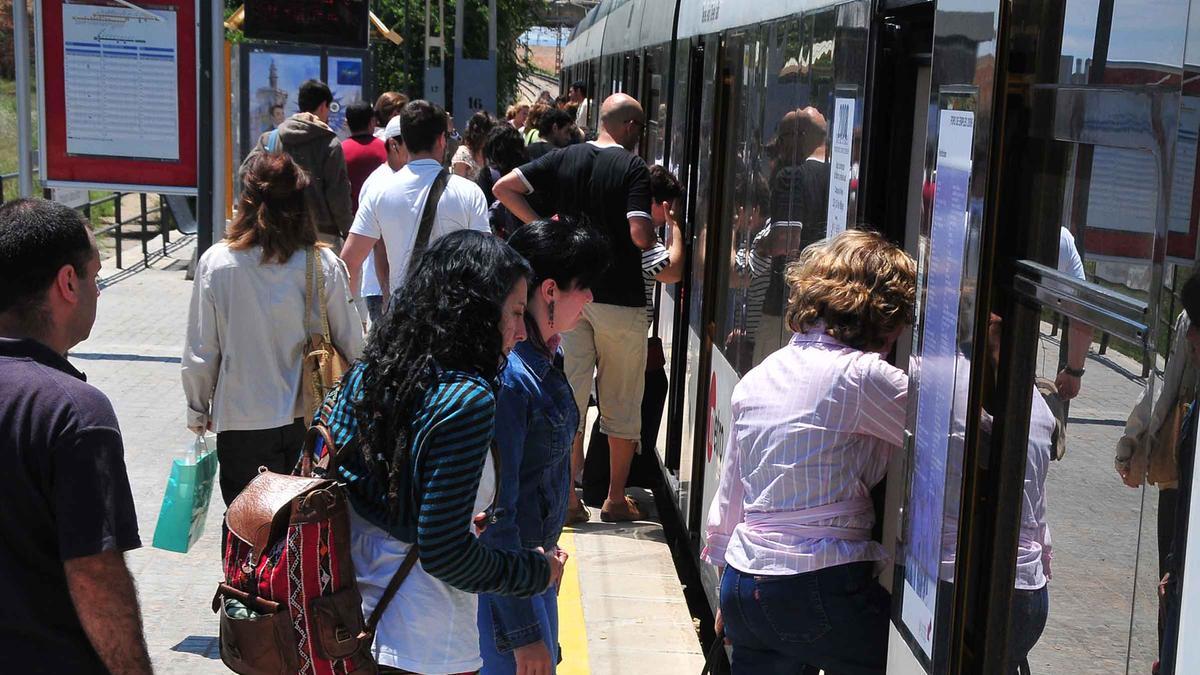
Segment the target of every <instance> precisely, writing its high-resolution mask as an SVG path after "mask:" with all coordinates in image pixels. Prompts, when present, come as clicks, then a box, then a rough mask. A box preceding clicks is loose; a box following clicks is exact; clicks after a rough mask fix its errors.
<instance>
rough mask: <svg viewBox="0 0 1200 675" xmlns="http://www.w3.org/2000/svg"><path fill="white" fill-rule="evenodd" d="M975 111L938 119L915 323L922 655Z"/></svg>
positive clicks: (908, 610)
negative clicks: (918, 315)
mask: <svg viewBox="0 0 1200 675" xmlns="http://www.w3.org/2000/svg"><path fill="white" fill-rule="evenodd" d="M974 125H975V114H974V113H972V112H969V111H962V110H947V109H943V110H942V111H941V114H940V117H939V119H938V146H937V175H936V177H935V179H934V197H933V218H932V225H931V233H930V245H929V262H928V267H927V269H928V271H927V276H926V280H925V288H924V291H925V294H924V297H925V305H924V314H923V319H922V322H921V326H922V328H921V340H920V355H919V363H920V378H919V382H918V385H917V419H916V425H915V428H916V436H915V438H914V439H913V453H912V464H911V466H912V467H913V469H912V474H911V475H912V479H911V480H912V484H911V486H910V490H909V494H910V495H911V498H910V502H909V509H908V513H907V514H906V517H905V525H904V532H905V537H904V558H903V559H904V582H903V603H902V604H903V611H902V612H901V617H902V620H903V621H904V624H905V626H906V627H907V628H908V630H909V632H910V633H911V634H912V636H913V637H914V638H915V639H916V641H917V643H918V644H919V645H920V647H921V649H922V650H924V652H925V655H926V656H927V657H928V656H932V654H933V622H934V617H935V614H936V607H937V593H938V572H939V567H940V565H941V554H942V534H943V526H942V525H943V524H942V519H943V517H944V513H945V510H944V507H945V496H946V459H947V450H948V447H949V443H950V433H951V423H952V421H953V416H954V406H955V396H954V393H955V391H956V390H957V389H956V387H955V380H956V378H957V377H958V376H960V375H961V376H963V377H966V373H961V374H960V373H958V370H959V368H958V366H959V364H960V363H962V360H961V359H960V358H959V354H958V344H959V339H958V335H959V325H958V321H959V313H960V299H961V297H962V278H963V258H964V249H965V246H966V239H967V219H968V217H969V215H970V214H969V211H968V197H969V194H970V185H971V145H972V142H973V140H974Z"/></svg>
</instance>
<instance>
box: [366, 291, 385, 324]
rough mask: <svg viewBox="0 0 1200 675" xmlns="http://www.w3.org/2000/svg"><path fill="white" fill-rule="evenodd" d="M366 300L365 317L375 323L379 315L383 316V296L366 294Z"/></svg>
mask: <svg viewBox="0 0 1200 675" xmlns="http://www.w3.org/2000/svg"><path fill="white" fill-rule="evenodd" d="M366 300H367V318H369V319H370V320H371V323H375V322H376V321H379V317H381V316H383V296H382V295H368V296H367V297H366Z"/></svg>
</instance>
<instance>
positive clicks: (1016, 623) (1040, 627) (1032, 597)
mask: <svg viewBox="0 0 1200 675" xmlns="http://www.w3.org/2000/svg"><path fill="white" fill-rule="evenodd" d="M1049 615H1050V590H1049V587H1048V586H1042V587H1041V588H1039V589H1037V590H1036V591H1023V590H1021V589H1016V590H1014V591H1013V602H1012V614H1011V615H1009V618H1008V663H1009V666H1010V668H1011V669H1013V670H1016V668H1017V666H1018V665H1020V664H1021V663H1022V662H1023V661H1025V659H1026V658H1027V657H1028V656H1029V651H1030V650H1031V649H1033V646H1034V645H1036V644H1037V643H1038V640H1040V639H1041V637H1042V631H1044V630H1045V629H1046V617H1047V616H1049Z"/></svg>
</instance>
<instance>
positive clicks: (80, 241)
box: [0, 199, 151, 675]
mask: <svg viewBox="0 0 1200 675" xmlns="http://www.w3.org/2000/svg"><path fill="white" fill-rule="evenodd" d="M99 272H100V258H99V255H98V254H97V251H96V243H95V240H94V239H93V238H92V234H91V231H90V230H89V229H88V227H87V225H86V224H85V223H84V222H83V220H82V219H81V218H80V217H79V214H78V213H76V212H75V211H73V210H71V209H69V208H67V207H65V206H62V205H60V204H54V203H52V202H46V201H42V200H34V199H22V200H16V201H12V202H9V203H7V204H5V205H3V206H0V289H3V290H2V291H0V464H2V465H3V466H4V470H3V471H0V579H3V580H4V585H5V589H6V593H5V600H4V611H2V612H0V653H2V654H3V655H4V657H3V659H4V665H3V666H0V670H4V671H5V672H14V673H108V672H111V673H120V674H138V675H140V674H142V673H149V672H151V668H150V659H149V656H148V655H147V652H146V644H145V640H144V639H143V637H142V620H141V613H140V611H139V608H138V600H137V591H136V590H135V588H134V585H133V579H132V577H131V576H130V574H129V569H128V568H127V567H126V565H125V560H124V556H123V553H124V552H125V551H128V550H131V549H135V548H138V547H139V546H141V541H140V540H139V538H138V529H137V518H136V515H135V513H134V509H133V496H132V494H131V493H130V490H129V479H128V476H127V475H126V471H125V459H124V447H123V445H122V443H121V433H120V430H119V429H118V427H117V419H116V415H115V414H114V413H113V408H112V404H111V403H109V400H108V398H107V397H105V396H104V394H102V393H101V392H100V391H99V390H98V389H96V388H95V387H92V386H91V385H88V384H87V383H86V381H85V377H84V375H83V373H81V372H79V371H78V370H76V369H75V368H74V367H73V366H72V365H71V364H70V363H69V362H68V361H67V359H66V353H67V350H69V349H70V348H71V347H73V346H74V345H76V344H78V343H79V342H82V341H83V340H84V339H86V338H87V336H88V333H89V332H90V331H91V329H92V324H93V323H94V321H95V319H96V300H97V298H98V297H99V296H100V290H99V287H98V286H97V275H98V274H99Z"/></svg>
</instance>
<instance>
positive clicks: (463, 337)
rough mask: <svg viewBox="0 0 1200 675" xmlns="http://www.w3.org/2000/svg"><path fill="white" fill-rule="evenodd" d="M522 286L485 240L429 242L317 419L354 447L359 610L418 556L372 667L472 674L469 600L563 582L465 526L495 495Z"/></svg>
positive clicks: (348, 474)
mask: <svg viewBox="0 0 1200 675" xmlns="http://www.w3.org/2000/svg"><path fill="white" fill-rule="evenodd" d="M529 276H530V269H529V265H528V264H527V263H526V262H525V261H524V259H522V258H521V256H520V255H518V254H517V253H515V252H514V251H513V250H512V249H511V248H509V246H508V245H507V244H505V243H504V242H502V241H500V240H499V239H496V238H495V237H493V236H491V235H489V234H481V233H478V232H470V231H459V232H455V233H452V234H449V235H446V236H444V237H442V238H440V239H438V240H437V241H436V242H434V243H433V245H431V246H430V248H429V249H428V250H427V251H426V252H425V253H424V255H423V256H421V258H420V259H419V260H418V261H417V262H416V265H415V266H414V268H413V270H412V271H411V273H410V275H409V278H408V280H407V282H406V283H405V285H404V287H403V288H401V289H400V290H399V291H398V292H397V295H395V296H394V297H393V299H392V306H391V308H390V309H389V311H388V313H387V314H386V315H385V316H384V318H383V320H381V321H380V322H378V323H377V324H376V326H375V327H374V328H373V329H372V333H371V335H370V338H369V340H368V344H367V348H366V351H365V353H364V354H363V358H362V360H361V361H360V362H359V363H358V364H356V365H355V366H354V367H353V368H352V369H351V370H350V371H349V372H348V373H347V374H346V376H345V377H344V378H343V381H342V386H341V389H340V391H339V392H338V393H337V395H336V396H335V398H334V400H333V401H332V406H331V408H330V410H329V411H328V413H327V414H325V415H324V417H325V418H326V421H327V423H328V424H329V426H330V430H331V431H332V432H333V436H334V441H335V442H336V443H337V445H338V447H340V448H349V449H350V450H351V452H350V453H348V454H349V455H350V458H349V460H348V461H346V462H345V463H344V466H342V467H340V468H339V471H340V472H341V474H342V476H341V478H343V479H344V480H345V481H346V483H347V491H348V492H349V495H350V503H351V506H352V507H353V511H352V514H351V516H352V521H351V524H352V550H351V553H352V557H353V559H354V566H355V573H356V575H357V577H358V583H359V589H360V590H361V591H362V595H363V610H364V613H367V614H369V613H370V612H371V611H372V610H373V609H374V607H375V605H376V604H377V603H378V601H379V598H380V597H381V596H382V595H383V591H384V588H385V587H386V586H387V583H388V581H390V580H391V578H392V576H393V574H394V573H395V571H396V569H397V567H398V566H399V565H400V563H401V561H403V559H404V557H405V556H406V555H407V554H408V552H409V550H410V549H411V547H412V546H413V545H414V544H415V545H417V546H418V556H419V558H418V559H419V563H418V564H417V566H416V567H415V568H414V569H413V571H412V573H411V574H410V575H409V576H408V578H407V579H406V580H405V581H404V583H403V584H402V585H401V586H400V590H399V592H398V593H397V594H396V597H395V598H394V599H393V600H392V602H391V603H390V604H389V605H388V606H387V609H386V611H385V613H384V616H383V618H382V619H381V620H380V622H379V626H378V630H377V632H376V635H375V644H374V646H373V651H374V654H375V658H376V660H377V661H378V662H379V663H380V664H381V665H383V666H390V667H392V668H396V669H399V670H400V672H409V673H422V674H426V675H442V674H446V673H466V672H474V671H476V670H478V669H479V668H480V667H481V665H482V661H481V659H480V655H479V633H478V628H477V626H476V611H477V609H476V608H477V599H476V595H475V594H477V593H493V594H499V595H512V596H520V597H531V596H534V595H538V594H541V593H543V592H544V591H545V590H546V589H548V588H550V587H551V586H553V585H554V584H556V583H557V581H558V579H559V577H560V576H561V574H562V566H563V562H564V560H565V557H562V556H561V554H556V553H555V552H551V553H546V552H545V551H543V550H541V549H525V550H518V551H501V550H496V549H492V548H488V547H486V546H484V545H482V544H480V542H479V541H478V539H477V538H476V535H475V532H474V529H473V524H472V523H473V520H475V519H476V518H475V516H476V514H479V513H481V512H483V511H485V510H486V509H487V508H488V506H489V505H490V504H491V503H492V501H493V498H494V497H495V492H496V488H497V485H496V482H497V481H496V476H497V474H498V469H497V467H496V464H495V461H496V459H495V457H494V456H493V453H492V452H490V450H491V448H492V446H493V439H494V435H495V434H494V428H495V414H496V393H495V392H496V387H497V384H496V382H497V377H498V375H499V373H500V370H501V369H502V368H503V365H504V363H505V359H506V356H507V354H508V352H509V351H510V350H511V349H512V348H513V346H514V345H515V344H516V343H517V342H519V341H520V340H523V339H524V337H525V326H524V312H525V305H526V301H527V300H526V291H527V289H528V278H529Z"/></svg>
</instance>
